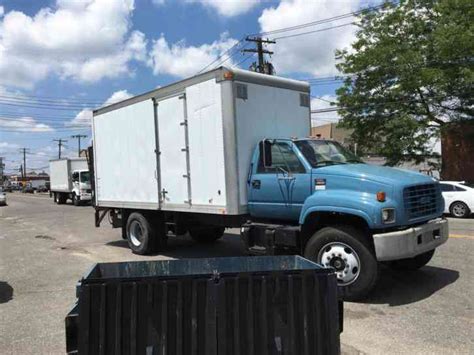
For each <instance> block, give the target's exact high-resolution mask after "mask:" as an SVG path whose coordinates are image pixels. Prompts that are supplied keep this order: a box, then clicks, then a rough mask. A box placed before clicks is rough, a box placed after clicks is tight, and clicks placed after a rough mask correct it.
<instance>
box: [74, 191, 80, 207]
mask: <svg viewBox="0 0 474 355" xmlns="http://www.w3.org/2000/svg"><path fill="white" fill-rule="evenodd" d="M72 203H73V204H74V206H79V204H80V200H79V196H77V195H76V193H73V194H72Z"/></svg>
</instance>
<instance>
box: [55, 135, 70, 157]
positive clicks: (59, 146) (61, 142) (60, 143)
mask: <svg viewBox="0 0 474 355" xmlns="http://www.w3.org/2000/svg"><path fill="white" fill-rule="evenodd" d="M53 142H58V159H61V148H62V146H63V145H64V144H63V143H64V142H67V140H65V139H61V138H59V139H53Z"/></svg>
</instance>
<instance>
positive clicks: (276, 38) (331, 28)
mask: <svg viewBox="0 0 474 355" xmlns="http://www.w3.org/2000/svg"><path fill="white" fill-rule="evenodd" d="M351 25H355V23H354V22H348V23H343V24H341V25H337V26H331V27H326V28H321V29H319V30H313V31H307V32H300V33H294V34H291V35H286V36H280V37H273V39H274V40H281V39H286V38H292V37H298V36H303V35H308V34H311V33H317V32H324V31H329V30H333V29H335V28H341V27H345V26H351Z"/></svg>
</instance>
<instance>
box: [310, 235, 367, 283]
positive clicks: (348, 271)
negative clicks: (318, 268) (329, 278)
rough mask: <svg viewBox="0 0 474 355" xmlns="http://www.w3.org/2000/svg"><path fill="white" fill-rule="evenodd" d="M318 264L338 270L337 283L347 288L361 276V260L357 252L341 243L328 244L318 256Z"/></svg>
mask: <svg viewBox="0 0 474 355" xmlns="http://www.w3.org/2000/svg"><path fill="white" fill-rule="evenodd" d="M318 263H320V264H321V265H324V266H326V267H332V268H334V269H335V270H336V277H337V283H338V284H339V285H340V286H346V285H349V284H351V283H353V282H354V281H355V280H357V278H358V277H359V274H360V259H359V256H358V255H357V253H356V252H355V250H354V249H353V248H352V247H350V246H349V245H347V244H345V243H341V242H333V243H328V244H326V245H325V246H324V247H323V248H321V250H320V251H319V254H318Z"/></svg>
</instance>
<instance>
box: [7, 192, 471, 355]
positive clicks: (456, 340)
mask: <svg viewBox="0 0 474 355" xmlns="http://www.w3.org/2000/svg"><path fill="white" fill-rule="evenodd" d="M7 199H8V206H5V207H0V354H62V353H65V335H64V317H65V315H66V314H67V312H68V311H69V309H70V307H71V306H72V305H73V303H74V301H75V283H76V281H77V280H78V279H80V277H81V276H82V275H83V274H84V273H85V272H86V270H88V269H89V268H90V267H91V265H92V264H93V263H96V262H112V261H127V260H149V259H163V258H191V257H192V258H194V257H211V256H238V255H243V253H244V249H243V245H242V244H241V242H240V239H239V236H238V231H237V230H231V231H228V233H226V235H225V237H224V238H223V239H222V240H220V241H218V242H217V243H216V244H214V245H206V246H203V245H198V244H195V243H194V242H193V241H192V240H191V239H190V238H186V237H179V238H176V239H171V240H170V242H169V248H168V250H167V251H166V252H164V253H162V254H161V255H155V256H148V257H144V256H138V255H134V254H132V253H131V252H130V250H129V249H128V247H127V244H126V242H125V241H123V240H121V237H120V232H119V230H114V229H111V228H110V227H109V226H108V225H107V223H104V225H103V226H102V227H101V228H95V227H94V214H93V209H92V208H91V207H90V206H81V207H74V206H72V205H71V204H68V205H62V206H61V205H60V206H58V205H54V204H53V201H52V199H50V198H49V196H48V195H23V194H20V193H9V194H8V195H7ZM473 248H474V218H471V219H464V220H454V219H450V238H449V240H448V242H447V243H446V244H445V245H443V246H442V247H441V248H439V249H438V251H437V252H436V254H435V256H434V258H433V259H432V261H431V262H430V263H429V264H428V265H427V266H425V267H424V268H422V269H421V270H419V271H417V272H405V273H400V272H394V271H391V270H390V269H388V268H382V270H381V272H380V280H379V283H378V284H377V287H376V289H375V291H374V292H373V294H372V295H371V296H370V297H369V298H368V299H367V300H365V301H364V302H360V303H345V314H344V332H343V334H342V335H341V342H342V349H343V353H345V354H365V353H367V354H387V353H404V354H415V353H416V354H433V353H437V354H448V353H451V354H468V353H471V354H472V353H474V292H473V290H474V287H473V282H474V279H473V273H474V253H473V251H474V249H473Z"/></svg>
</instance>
